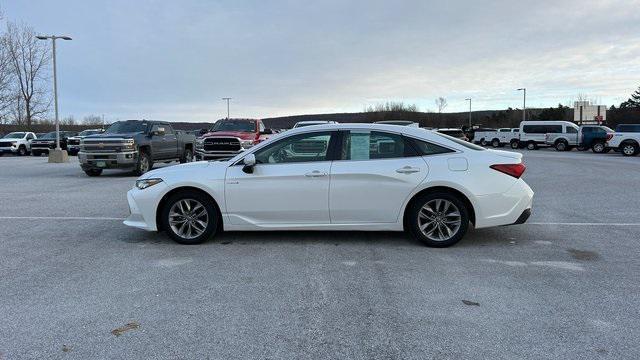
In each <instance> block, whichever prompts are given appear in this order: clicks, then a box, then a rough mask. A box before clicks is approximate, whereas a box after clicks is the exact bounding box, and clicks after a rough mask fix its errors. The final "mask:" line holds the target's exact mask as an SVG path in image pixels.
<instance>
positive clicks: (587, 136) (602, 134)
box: [545, 125, 614, 153]
mask: <svg viewBox="0 0 640 360" xmlns="http://www.w3.org/2000/svg"><path fill="white" fill-rule="evenodd" d="M573 129H574V128H573V127H567V131H566V132H564V133H550V134H546V137H545V138H546V140H545V142H546V144H547V145H549V146H553V147H554V148H555V149H556V150H558V151H568V150H571V149H573V148H574V147H577V148H578V149H579V150H586V149H589V148H590V149H592V151H593V152H594V153H604V152H608V151H609V149H608V148H607V147H606V145H605V144H606V143H607V141H609V140H611V138H612V137H613V134H614V132H613V130H611V129H610V128H608V127H606V126H601V125H583V126H580V127H579V128H578V132H573Z"/></svg>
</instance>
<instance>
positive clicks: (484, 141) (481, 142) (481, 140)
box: [480, 138, 487, 146]
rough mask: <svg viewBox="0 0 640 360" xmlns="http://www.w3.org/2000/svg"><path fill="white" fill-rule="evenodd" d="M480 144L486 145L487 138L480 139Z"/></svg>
mask: <svg viewBox="0 0 640 360" xmlns="http://www.w3.org/2000/svg"><path fill="white" fill-rule="evenodd" d="M480 145H482V146H487V140H485V139H484V138H482V139H480Z"/></svg>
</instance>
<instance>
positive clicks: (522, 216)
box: [513, 208, 531, 225]
mask: <svg viewBox="0 0 640 360" xmlns="http://www.w3.org/2000/svg"><path fill="white" fill-rule="evenodd" d="M530 216H531V208H529V209H524V211H523V212H522V214H520V217H519V218H518V220H516V222H514V223H513V225H520V224H524V223H526V222H527V220H528V219H529V217H530Z"/></svg>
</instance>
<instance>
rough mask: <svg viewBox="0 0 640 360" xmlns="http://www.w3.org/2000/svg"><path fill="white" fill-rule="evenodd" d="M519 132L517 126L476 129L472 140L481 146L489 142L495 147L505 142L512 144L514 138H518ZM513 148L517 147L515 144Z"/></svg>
mask: <svg viewBox="0 0 640 360" xmlns="http://www.w3.org/2000/svg"><path fill="white" fill-rule="evenodd" d="M519 133H520V129H519V128H500V129H498V130H489V131H487V130H484V131H476V132H475V135H474V142H475V143H476V144H480V145H482V146H487V145H489V144H491V146H493V147H495V148H497V147H502V146H504V145H506V144H514V143H515V142H514V140H518V139H519V137H518V135H519ZM515 148H517V146H516V147H515Z"/></svg>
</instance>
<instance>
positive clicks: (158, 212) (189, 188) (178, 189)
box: [156, 185, 224, 231]
mask: <svg viewBox="0 0 640 360" xmlns="http://www.w3.org/2000/svg"><path fill="white" fill-rule="evenodd" d="M181 191H196V192H199V193H201V194H202V195H203V196H205V197H207V198H208V199H209V200H211V202H212V203H213V205H214V207H215V208H216V213H217V215H218V219H219V221H218V229H216V231H219V230H222V229H223V224H222V223H223V222H224V219H223V217H222V211H221V210H220V205H219V204H218V201H216V199H215V198H214V197H213V196H211V194H209V192H207V191H206V190H204V189H202V188H199V187H197V186H190V185H186V186H179V187H176V188H173V189H171V190H169V191H167V193H166V194H164V195H163V196H162V199H160V202H159V203H158V206H157V207H156V228H157V229H158V231H162V230H164V224H163V222H162V219H161V218H160V215H161V214H162V209H163V208H164V206H165V205H166V203H167V199H169V197H170V196H172V195H174V194H176V193H179V192H181Z"/></svg>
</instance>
